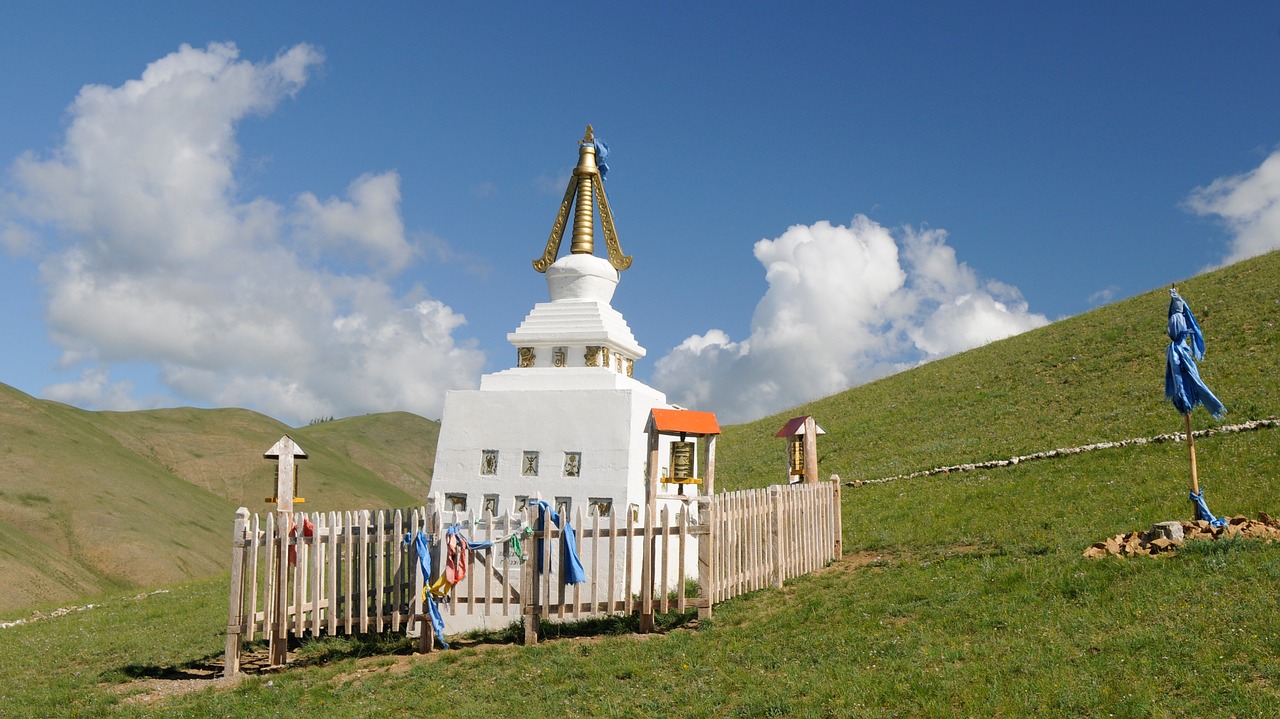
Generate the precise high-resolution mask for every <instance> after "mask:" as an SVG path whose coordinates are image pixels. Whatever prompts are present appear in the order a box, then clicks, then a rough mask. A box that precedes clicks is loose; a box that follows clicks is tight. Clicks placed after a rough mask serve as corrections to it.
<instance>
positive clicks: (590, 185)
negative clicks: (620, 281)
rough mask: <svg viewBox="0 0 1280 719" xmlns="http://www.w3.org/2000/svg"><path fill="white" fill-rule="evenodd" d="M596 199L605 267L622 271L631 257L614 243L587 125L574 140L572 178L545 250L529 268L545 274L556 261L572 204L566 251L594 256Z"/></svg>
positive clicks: (593, 142)
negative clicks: (605, 251) (575, 154)
mask: <svg viewBox="0 0 1280 719" xmlns="http://www.w3.org/2000/svg"><path fill="white" fill-rule="evenodd" d="M575 197H576V198H577V203H576V204H575V203H574V198H575ZM596 197H599V203H600V226H601V228H603V229H604V241H605V247H606V248H607V249H608V251H609V264H610V265H612V266H613V268H614V269H615V270H618V271H622V270H625V269H627V268H628V267H630V266H631V257H629V256H625V255H623V254H622V246H621V245H620V244H619V243H618V233H617V231H616V230H615V229H614V226H613V213H612V212H610V211H609V198H608V197H607V196H605V193H604V178H602V177H601V176H600V169H599V167H597V165H596V137H595V131H594V130H592V129H591V126H590V125H587V131H586V134H585V135H583V137H582V139H581V140H579V141H578V166H577V167H575V168H573V177H571V178H570V179H569V186H568V187H567V188H565V191H564V199H563V200H562V201H561V202H560V211H559V212H558V213H556V221H555V224H554V225H552V226H551V236H550V237H548V238H547V248H546V250H545V251H544V252H543V253H542V257H539V258H538V259H536V260H534V261H533V269H535V270H537V271H539V272H546V271H547V268H548V267H550V266H551V264H552V263H553V262H555V261H556V255H558V254H559V253H560V242H561V240H563V239H564V227H565V223H566V222H567V221H568V219H569V206H570V205H574V211H573V236H572V240H571V242H570V245H569V251H570V252H571V253H573V254H575V255H590V254H594V253H595V237H594V235H595V224H596V223H595V212H594V209H595V208H594V205H595V202H594V201H593V200H594V199H595V198H596Z"/></svg>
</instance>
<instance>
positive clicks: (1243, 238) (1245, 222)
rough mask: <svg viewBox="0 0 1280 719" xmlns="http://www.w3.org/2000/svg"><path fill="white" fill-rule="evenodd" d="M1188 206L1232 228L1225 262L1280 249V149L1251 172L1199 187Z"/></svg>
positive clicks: (1228, 262) (1192, 194) (1188, 200)
mask: <svg viewBox="0 0 1280 719" xmlns="http://www.w3.org/2000/svg"><path fill="white" fill-rule="evenodd" d="M1186 206H1187V207H1188V208H1189V209H1190V210H1191V211H1192V212H1195V213H1196V214H1198V215H1202V216H1207V215H1217V216H1218V217H1220V218H1222V220H1223V221H1224V222H1225V223H1226V225H1227V228H1228V229H1229V230H1230V231H1231V232H1232V234H1233V237H1232V238H1231V244H1230V247H1228V249H1227V255H1226V257H1225V258H1224V259H1223V261H1222V264H1224V265H1226V264H1231V263H1232V262H1238V261H1240V260H1243V259H1247V258H1250V257H1256V256H1257V255H1261V254H1264V253H1266V252H1270V251H1272V250H1275V249H1280V150H1277V151H1275V152H1272V153H1271V154H1270V155H1269V156H1268V157H1267V159H1265V160H1263V161H1262V164H1261V165H1259V166H1258V167H1257V168H1255V169H1253V170H1250V171H1249V172H1246V173H1243V174H1240V175H1234V176H1232V177H1221V178H1218V179H1217V180H1214V181H1213V182H1211V183H1209V184H1208V185H1206V186H1205V187H1197V188H1196V189H1195V190H1193V191H1192V192H1191V194H1190V195H1189V196H1188V197H1187V200H1186Z"/></svg>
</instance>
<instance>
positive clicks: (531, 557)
mask: <svg viewBox="0 0 1280 719" xmlns="http://www.w3.org/2000/svg"><path fill="white" fill-rule="evenodd" d="M530 499H532V497H530ZM537 511H538V510H535V509H531V508H530V507H529V505H527V504H526V505H525V509H524V513H525V521H526V522H528V526H530V527H535V526H536V525H535V524H534V517H535V516H537V515H536V512H537ZM549 524H550V522H544V523H543V527H542V531H541V532H539V531H538V530H537V529H534V532H533V535H532V536H531V537H530V538H531V539H532V540H533V543H532V544H533V546H531V547H529V551H528V552H526V553H525V555H524V568H523V569H521V570H520V586H521V592H522V600H521V602H520V604H521V610H520V613H521V615H523V616H524V644H525V646H533V645H534V644H537V643H538V625H539V624H540V623H541V622H542V613H541V612H540V611H539V609H538V597H539V596H540V595H541V594H542V592H541V591H539V582H538V565H539V563H540V562H541V560H542V557H543V550H544V549H545V548H546V544H547V543H546V540H545V537H546V528H547V525H549Z"/></svg>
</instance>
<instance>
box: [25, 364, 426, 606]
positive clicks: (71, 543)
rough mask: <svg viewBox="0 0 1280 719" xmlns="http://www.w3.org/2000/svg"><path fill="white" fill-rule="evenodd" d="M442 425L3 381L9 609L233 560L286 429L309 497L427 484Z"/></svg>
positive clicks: (398, 494) (269, 486) (393, 493)
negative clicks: (331, 417) (305, 421)
mask: <svg viewBox="0 0 1280 719" xmlns="http://www.w3.org/2000/svg"><path fill="white" fill-rule="evenodd" d="M438 432H439V425H438V424H437V423H435V422H431V421H429V420H426V419H423V418H421V417H417V416H416V415H411V414H407V413H394V414H387V415H369V416H365V417H353V418H349V419H345V420H338V421H333V422H326V423H323V424H319V425H314V426H311V427H305V428H301V429H291V428H289V427H287V426H285V425H283V424H281V423H279V422H277V421H275V420H273V419H270V418H268V417H265V416H263V415H260V414H257V413H254V412H249V411H246V410H238V409H219V410H200V409H192V408H180V409H164V410H150V411H140V412H88V411H84V410H80V409H76V408H74V407H69V406H66V405H63V404H59V403H57V402H49V401H45V400H38V399H35V398H33V397H30V396H28V395H26V394H23V393H22V392H19V391H17V390H15V389H13V388H12V387H8V386H6V385H0V575H3V576H5V577H8V578H10V580H9V581H6V582H5V583H4V588H3V589H0V610H4V609H13V608H18V607H23V606H28V605H32V604H37V603H48V602H59V601H66V600H69V599H73V598H80V597H84V596H89V595H93V594H96V593H99V592H102V591H106V590H111V589H127V588H134V587H144V586H155V585H157V584H163V583H168V582H173V581H178V580H181V579H189V578H197V577H205V576H209V575H211V574H217V573H219V572H222V571H225V566H224V565H225V564H226V554H227V547H226V537H227V536H228V532H229V529H228V527H229V526H230V518H231V517H232V516H233V515H234V513H235V509H236V507H238V506H241V505H243V506H247V507H249V508H250V509H251V510H253V511H262V510H263V509H266V508H267V505H266V504H265V503H264V502H263V498H264V497H266V496H268V495H269V494H271V492H272V491H273V490H274V485H273V481H274V480H273V477H274V474H273V472H274V463H272V462H269V461H266V460H264V459H263V458H262V453H263V451H265V450H266V449H267V448H268V447H270V446H271V445H272V444H273V443H274V442H275V441H276V440H277V439H279V438H280V437H281V436H282V435H284V434H286V433H287V434H290V435H291V436H293V437H294V439H296V440H297V441H298V443H299V444H300V445H301V446H302V447H303V449H304V450H306V451H307V452H308V454H309V455H310V458H309V459H308V460H306V461H305V462H303V463H302V465H301V473H300V480H299V481H300V483H301V488H302V490H301V491H302V496H304V497H308V499H310V500H311V501H309V502H308V504H307V509H314V510H321V511H323V510H329V509H339V508H350V507H390V506H407V505H409V504H413V503H415V502H419V501H422V500H424V499H425V498H426V495H427V490H428V487H429V485H430V473H431V465H432V461H433V458H434V455H435V439H436V436H437V434H438Z"/></svg>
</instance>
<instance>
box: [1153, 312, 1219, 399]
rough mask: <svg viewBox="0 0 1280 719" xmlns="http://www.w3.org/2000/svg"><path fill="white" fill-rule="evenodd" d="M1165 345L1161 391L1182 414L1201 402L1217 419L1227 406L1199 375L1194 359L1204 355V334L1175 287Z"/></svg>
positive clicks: (1200, 358) (1202, 357)
mask: <svg viewBox="0 0 1280 719" xmlns="http://www.w3.org/2000/svg"><path fill="white" fill-rule="evenodd" d="M1169 295H1170V299H1169V347H1168V348H1167V349H1166V350H1165V358H1166V360H1167V362H1166V363H1165V369H1164V395H1165V396H1166V397H1168V398H1169V399H1171V400H1173V406H1174V407H1177V408H1178V411H1179V412H1180V413H1182V414H1191V410H1193V409H1195V408H1196V405H1204V408H1205V409H1207V410H1209V414H1211V415H1213V417H1214V419H1221V417H1222V415H1224V414H1226V412H1227V408H1226V407H1224V406H1223V405H1222V402H1221V401H1219V400H1218V398H1217V397H1215V396H1214V394H1213V392H1211V391H1210V390H1209V387H1208V386H1207V385H1206V384H1205V383H1204V380H1202V379H1200V371H1199V370H1198V369H1196V360H1202V359H1204V334H1203V333H1202V332H1201V331H1200V324H1199V323H1198V322H1196V317H1195V315H1193V314H1191V308H1190V307H1188V306H1187V302H1186V300H1184V299H1182V297H1181V296H1180V295H1178V291H1177V290H1176V289H1170V290H1169Z"/></svg>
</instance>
